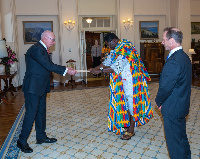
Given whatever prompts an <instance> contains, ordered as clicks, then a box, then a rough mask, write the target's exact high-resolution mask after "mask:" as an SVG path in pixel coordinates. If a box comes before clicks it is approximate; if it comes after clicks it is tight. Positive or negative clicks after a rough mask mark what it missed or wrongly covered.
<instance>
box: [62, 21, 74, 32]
mask: <svg viewBox="0 0 200 159" xmlns="http://www.w3.org/2000/svg"><path fill="white" fill-rule="evenodd" d="M64 25H65V28H66V29H67V30H68V31H71V30H72V29H73V28H74V26H75V21H71V20H68V21H64Z"/></svg>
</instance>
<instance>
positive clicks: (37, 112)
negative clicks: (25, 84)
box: [19, 93, 46, 144]
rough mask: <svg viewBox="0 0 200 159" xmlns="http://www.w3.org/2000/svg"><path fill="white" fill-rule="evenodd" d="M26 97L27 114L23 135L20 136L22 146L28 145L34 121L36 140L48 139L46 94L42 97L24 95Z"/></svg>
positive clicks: (29, 94)
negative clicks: (46, 131)
mask: <svg viewBox="0 0 200 159" xmlns="http://www.w3.org/2000/svg"><path fill="white" fill-rule="evenodd" d="M24 97H25V108H26V112H25V116H24V121H23V125H22V130H21V134H20V136H19V142H20V143H22V144H26V143H27V139H28V137H29V135H30V133H31V130H32V127H33V123H34V120H35V130H36V139H37V140H39V139H43V138H45V137H46V133H45V129H46V93H44V94H43V95H41V96H39V95H36V94H31V93H24Z"/></svg>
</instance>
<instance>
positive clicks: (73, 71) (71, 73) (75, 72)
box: [67, 67, 78, 75]
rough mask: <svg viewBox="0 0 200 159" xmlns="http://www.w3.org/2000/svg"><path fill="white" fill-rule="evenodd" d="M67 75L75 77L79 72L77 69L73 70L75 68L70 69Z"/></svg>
mask: <svg viewBox="0 0 200 159" xmlns="http://www.w3.org/2000/svg"><path fill="white" fill-rule="evenodd" d="M67 73H68V74H70V75H75V74H77V73H78V72H77V71H76V70H75V69H73V68H71V67H68V70H67Z"/></svg>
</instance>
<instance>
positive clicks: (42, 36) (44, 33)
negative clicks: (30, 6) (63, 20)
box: [41, 30, 51, 39]
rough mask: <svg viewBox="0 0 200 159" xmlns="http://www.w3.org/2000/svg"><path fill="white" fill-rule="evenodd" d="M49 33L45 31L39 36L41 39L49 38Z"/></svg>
mask: <svg viewBox="0 0 200 159" xmlns="http://www.w3.org/2000/svg"><path fill="white" fill-rule="evenodd" d="M50 33H51V31H49V30H46V31H44V32H43V33H42V34H41V39H44V37H46V36H49V34H50Z"/></svg>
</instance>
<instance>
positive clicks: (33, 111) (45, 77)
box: [17, 30, 77, 153]
mask: <svg viewBox="0 0 200 159" xmlns="http://www.w3.org/2000/svg"><path fill="white" fill-rule="evenodd" d="M54 43H55V35H54V33H53V32H51V31H48V30H47V31H44V32H43V33H42V35H41V40H40V41H39V42H37V43H36V44H35V45H33V46H31V47H30V48H29V49H28V51H27V52H26V73H25V77H24V81H23V86H22V91H23V92H24V97H25V108H26V112H25V117H24V121H23V125H22V130H21V134H20V136H19V139H18V141H17V147H18V148H20V149H21V151H23V152H25V153H31V152H33V149H32V148H30V147H29V145H28V143H27V139H28V137H29V135H30V132H31V129H32V126H33V123H34V121H35V129H36V140H37V142H36V143H37V144H42V143H53V142H56V141H57V139H56V138H49V137H47V135H46V132H45V129H46V95H47V93H48V92H50V72H55V73H57V74H60V75H63V76H65V74H66V73H68V74H70V75H74V74H76V73H77V72H76V70H74V69H72V68H67V67H65V66H60V65H56V64H54V63H53V62H52V61H51V59H50V57H49V55H48V49H49V48H50V47H51V46H52V45H54Z"/></svg>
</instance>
